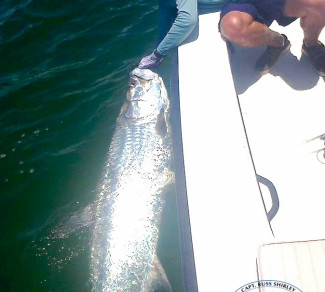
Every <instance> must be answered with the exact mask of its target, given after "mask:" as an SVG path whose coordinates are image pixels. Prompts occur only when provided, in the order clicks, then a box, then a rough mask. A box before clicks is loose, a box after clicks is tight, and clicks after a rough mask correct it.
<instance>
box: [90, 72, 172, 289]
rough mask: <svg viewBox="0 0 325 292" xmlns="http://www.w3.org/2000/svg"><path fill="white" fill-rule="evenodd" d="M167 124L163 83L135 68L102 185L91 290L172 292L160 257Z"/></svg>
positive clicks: (168, 160)
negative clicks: (158, 254) (158, 246)
mask: <svg viewBox="0 0 325 292" xmlns="http://www.w3.org/2000/svg"><path fill="white" fill-rule="evenodd" d="M168 120H169V101H168V97H167V91H166V88H165V86H164V83H163V80H162V79H161V78H160V77H159V76H158V75H157V74H156V73H153V72H152V71H150V70H148V69H138V68H137V69H134V70H133V71H132V72H131V73H130V84H129V89H128V92H127V100H126V101H125V103H124V105H123V106H122V109H121V112H120V115H119V117H118V119H117V126H116V131H115V134H114V136H113V140H112V142H111V146H110V149H109V153H108V158H107V164H106V166H105V169H104V174H103V178H102V180H101V182H100V184H99V187H98V198H97V201H96V207H95V217H96V219H95V227H94V231H93V237H92V246H91V278H92V284H93V288H92V291H127V292H133V291H134V292H147V291H158V290H159V291H171V287H170V285H169V282H168V280H167V277H166V274H165V272H164V270H163V268H162V266H161V264H160V262H159V260H158V257H157V254H156V252H157V242H158V236H159V225H160V221H161V214H162V210H163V207H164V196H163V191H164V187H165V186H166V185H167V184H168V182H169V181H170V180H171V179H172V175H171V173H172V172H171V171H170V164H171V159H172V157H171V156H172V146H171V130H170V126H169V122H168Z"/></svg>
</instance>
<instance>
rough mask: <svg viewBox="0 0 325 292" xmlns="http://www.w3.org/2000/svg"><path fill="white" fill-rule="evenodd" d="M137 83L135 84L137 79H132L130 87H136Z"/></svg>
mask: <svg viewBox="0 0 325 292" xmlns="http://www.w3.org/2000/svg"><path fill="white" fill-rule="evenodd" d="M135 85H136V84H135V81H134V80H132V81H130V83H129V87H132V88H134V87H135Z"/></svg>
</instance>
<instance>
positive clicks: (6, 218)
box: [0, 0, 183, 291]
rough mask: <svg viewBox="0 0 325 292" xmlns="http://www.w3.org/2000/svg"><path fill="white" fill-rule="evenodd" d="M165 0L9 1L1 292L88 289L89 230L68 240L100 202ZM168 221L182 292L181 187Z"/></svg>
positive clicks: (2, 12) (1, 121) (172, 270)
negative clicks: (130, 90)
mask: <svg viewBox="0 0 325 292" xmlns="http://www.w3.org/2000/svg"><path fill="white" fill-rule="evenodd" d="M156 2H157V1H154V0H152V1H146V0H136V1H129V0H92V1H85V0H74V1H72V0H65V1H62V0H56V1H53V0H1V1H0V222H1V226H0V227H1V228H0V290H1V291H90V289H91V286H90V283H89V239H90V231H89V230H88V229H85V228H82V229H77V228H75V230H71V231H73V232H72V233H71V234H69V236H65V237H64V238H60V237H59V234H60V232H61V231H62V229H63V228H64V223H65V222H66V221H68V219H69V218H70V217H71V216H72V214H74V212H80V211H81V210H82V209H83V208H84V207H86V206H87V205H88V204H90V203H91V202H92V201H93V200H94V198H95V191H94V190H95V188H96V185H97V183H98V180H99V177H100V175H101V171H102V166H103V163H104V162H105V155H106V153H107V151H108V147H109V143H110V139H111V137H112V135H113V132H114V125H115V120H116V118H117V116H118V114H119V110H120V107H121V105H122V103H123V101H124V98H125V92H126V88H127V84H128V72H130V71H131V70H132V69H133V68H134V67H135V66H136V65H137V63H138V62H139V60H140V58H141V57H142V56H144V55H145V54H147V53H150V52H151V51H152V50H153V48H154V45H155V40H156V37H157V31H158V21H157V19H158V8H157V3H156ZM167 63H168V60H167ZM166 68H167V66H165V69H164V67H163V68H162V72H161V73H162V75H163V76H164V75H165V76H167V75H168V70H167V69H166ZM164 218H165V220H164V224H163V227H162V234H161V238H162V240H161V242H160V244H159V254H160V258H161V261H162V264H163V265H164V267H165V269H166V272H167V275H168V277H169V280H170V282H171V284H172V286H173V290H174V291H182V290H183V288H182V287H183V286H182V280H181V278H182V277H181V272H180V270H181V268H180V263H179V257H180V256H179V248H178V230H177V219H176V218H177V217H176V207H175V195H174V194H173V192H172V191H171V195H170V196H169V199H168V202H167V210H166V214H165V216H164ZM60 228H62V229H60Z"/></svg>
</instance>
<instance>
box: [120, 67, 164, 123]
mask: <svg viewBox="0 0 325 292" xmlns="http://www.w3.org/2000/svg"><path fill="white" fill-rule="evenodd" d="M162 86H163V85H162V80H161V78H160V77H159V76H158V74H157V73H154V72H152V71H151V70H149V69H139V68H136V69H134V70H133V71H132V72H131V73H130V82H129V90H128V92H127V105H126V110H125V115H124V116H125V117H126V118H127V119H131V120H139V121H140V120H143V119H148V118H154V117H155V116H157V115H158V114H159V113H160V111H161V109H163V108H164V106H165V102H164V100H163V98H162V96H161V90H162Z"/></svg>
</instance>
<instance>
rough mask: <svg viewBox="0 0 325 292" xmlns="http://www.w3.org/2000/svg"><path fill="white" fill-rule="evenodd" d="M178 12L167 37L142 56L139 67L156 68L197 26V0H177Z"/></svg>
mask: <svg viewBox="0 0 325 292" xmlns="http://www.w3.org/2000/svg"><path fill="white" fill-rule="evenodd" d="M176 5H177V9H178V13H177V16H176V19H175V21H174V23H173V25H172V27H171V28H170V30H169V31H168V33H167V35H166V36H165V38H164V39H163V40H162V41H161V42H160V44H159V45H158V47H157V49H156V50H155V51H154V52H153V53H152V54H151V55H149V56H146V57H144V58H142V60H141V61H140V64H139V68H155V67H157V66H158V65H159V64H160V63H161V61H162V59H163V58H164V57H165V56H166V55H168V53H169V52H170V51H171V50H172V49H174V48H176V47H178V46H179V45H180V44H181V43H182V42H183V41H184V40H185V39H186V38H187V37H188V36H189V35H190V33H191V32H192V30H193V29H194V27H195V26H196V23H197V19H198V14H197V0H176Z"/></svg>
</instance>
